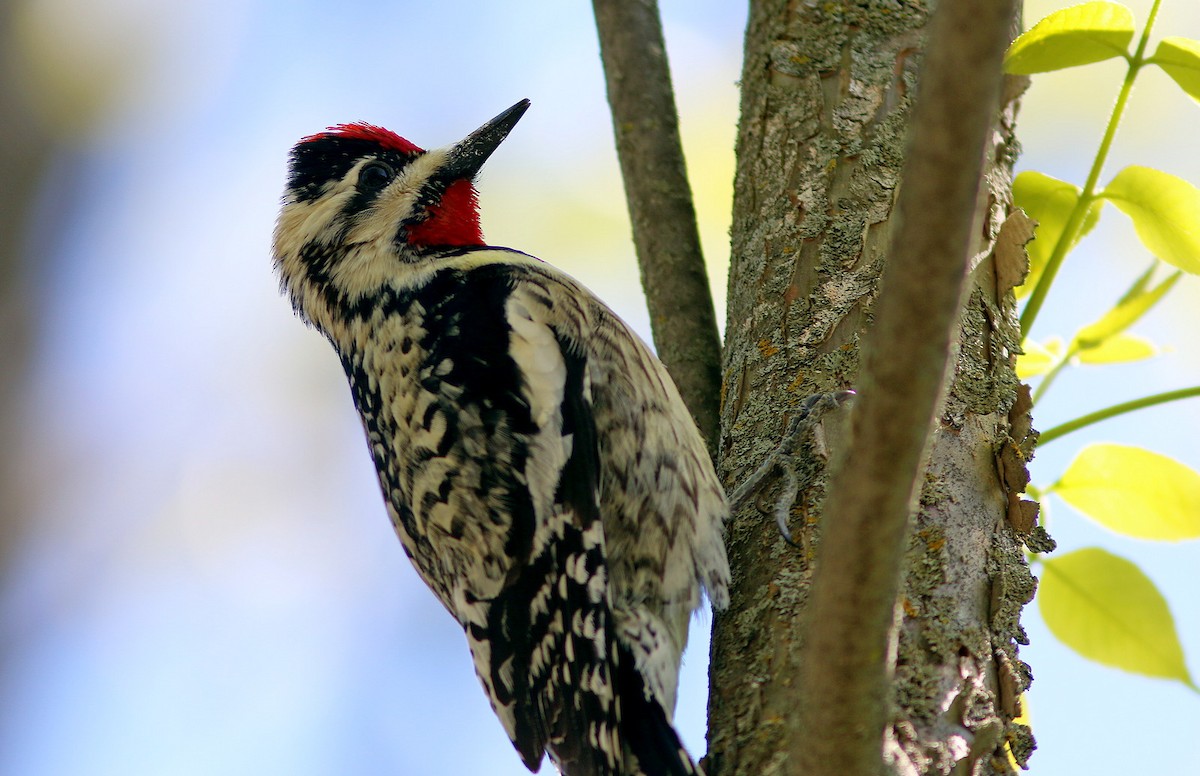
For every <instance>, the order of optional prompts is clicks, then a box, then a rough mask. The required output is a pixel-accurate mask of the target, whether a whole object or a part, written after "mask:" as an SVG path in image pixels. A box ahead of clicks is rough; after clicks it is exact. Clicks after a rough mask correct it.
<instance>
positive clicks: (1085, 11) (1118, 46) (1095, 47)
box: [1004, 2, 1133, 75]
mask: <svg viewBox="0 0 1200 776" xmlns="http://www.w3.org/2000/svg"><path fill="white" fill-rule="evenodd" d="M1132 39H1133V13H1132V12H1130V10H1129V9H1128V8H1126V7H1125V6H1123V5H1120V4H1119V3H1106V2H1093V3H1082V4H1080V5H1073V6H1071V7H1070V8H1064V9H1062V10H1061V11H1056V12H1054V13H1052V14H1050V15H1049V16H1047V17H1046V18H1045V19H1042V20H1041V21H1040V22H1038V23H1037V24H1035V25H1034V26H1033V29H1031V30H1027V31H1026V32H1025V33H1024V34H1022V35H1021V36H1020V37H1019V38H1017V39H1016V40H1014V41H1013V44H1012V45H1011V46H1009V48H1008V53H1006V54H1005V55H1004V71H1005V72H1006V73H1013V74H1014V75H1032V74H1033V73H1044V72H1046V71H1048V70H1062V69H1063V68H1065V67H1075V66H1077V65H1087V64H1091V63H1092V62H1100V61H1102V60H1105V59H1112V58H1113V57H1120V56H1125V55H1126V53H1127V50H1128V48H1129V41H1130V40H1132Z"/></svg>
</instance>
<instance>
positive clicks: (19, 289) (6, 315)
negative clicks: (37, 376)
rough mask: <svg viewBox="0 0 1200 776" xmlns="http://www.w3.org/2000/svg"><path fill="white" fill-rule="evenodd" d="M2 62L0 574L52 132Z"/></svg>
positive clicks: (16, 488)
mask: <svg viewBox="0 0 1200 776" xmlns="http://www.w3.org/2000/svg"><path fill="white" fill-rule="evenodd" d="M14 6H16V3H13V2H3V3H0V41H3V42H4V43H3V45H4V47H5V49H11V47H12V41H13V30H12V23H13V16H14V11H15V8H14ZM5 53H6V54H8V55H9V56H11V52H10V51H7V50H6V51H5ZM8 64H9V65H10V66H8V67H3V68H0V137H2V138H3V139H4V141H3V142H2V143H0V180H2V181H4V185H3V186H0V332H3V336H0V364H3V365H4V366H3V368H2V369H0V515H3V519H0V577H2V576H3V575H4V573H5V572H6V570H7V568H8V565H9V561H10V560H11V558H12V550H13V547H14V545H15V544H16V543H17V541H19V540H20V538H21V536H22V534H23V532H24V529H25V525H24V523H23V518H24V517H25V516H26V514H27V513H28V509H27V508H26V507H27V506H28V505H27V504H25V503H24V495H25V494H26V493H27V489H26V488H24V487H22V485H21V481H20V473H19V471H18V470H19V467H20V465H21V462H22V460H23V458H22V455H21V451H22V449H23V445H22V444H21V443H20V430H21V428H22V425H23V423H22V416H23V415H24V413H23V412H22V397H23V395H24V394H23V390H24V387H25V385H26V381H27V379H28V375H29V368H28V367H29V361H30V349H31V343H32V341H33V331H34V321H35V311H34V310H33V309H32V307H31V305H30V302H31V293H30V285H31V283H30V277H29V267H28V263H27V261H26V250H27V247H28V238H29V234H30V228H29V221H30V215H31V212H32V209H33V208H32V205H33V202H34V201H35V199H36V197H37V192H38V188H39V185H40V184H41V181H42V178H43V175H44V173H45V169H46V166H47V164H48V163H49V160H50V152H51V150H52V148H53V142H52V137H51V133H49V132H47V131H46V129H45V127H43V126H41V125H40V123H39V122H38V121H37V119H36V118H34V117H33V116H32V115H31V113H30V111H29V106H28V97H27V95H26V93H25V91H24V89H23V84H21V83H20V82H19V79H20V75H21V74H20V72H18V69H17V68H14V67H12V66H11V64H12V63H11V62H9V63H8Z"/></svg>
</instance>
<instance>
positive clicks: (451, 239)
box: [408, 180, 484, 247]
mask: <svg viewBox="0 0 1200 776" xmlns="http://www.w3.org/2000/svg"><path fill="white" fill-rule="evenodd" d="M428 213H429V216H428V217H427V218H426V219H425V220H424V221H422V222H421V223H419V224H416V225H414V226H412V227H410V228H409V230H408V243H409V245H419V246H429V247H433V246H442V245H449V246H456V247H458V246H472V245H483V244H484V243H483V230H482V229H481V228H480V226H479V194H478V192H476V191H475V186H474V184H472V183H471V181H469V180H457V181H454V182H453V183H451V184H450V185H449V186H448V187H446V193H445V194H443V195H442V200H441V202H438V203H436V204H433V205H430V206H429V208H428Z"/></svg>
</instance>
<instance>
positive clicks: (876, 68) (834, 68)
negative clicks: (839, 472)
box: [706, 0, 1036, 776]
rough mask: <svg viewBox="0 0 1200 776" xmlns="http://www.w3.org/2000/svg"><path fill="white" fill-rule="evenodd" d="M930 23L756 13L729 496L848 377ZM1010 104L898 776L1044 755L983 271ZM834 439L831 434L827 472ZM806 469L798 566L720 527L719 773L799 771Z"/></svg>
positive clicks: (931, 523) (896, 735)
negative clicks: (1036, 725) (726, 570)
mask: <svg viewBox="0 0 1200 776" xmlns="http://www.w3.org/2000/svg"><path fill="white" fill-rule="evenodd" d="M926 10H927V8H926V6H925V4H923V3H920V2H915V1H911V2H894V1H890V2H889V1H887V0H869V1H867V2H854V3H850V2H845V3H841V4H837V5H834V4H829V3H826V4H820V5H812V4H807V3H804V4H801V3H791V2H786V1H785V0H760V1H758V2H752V3H751V9H750V20H749V24H748V27H747V34H746V60H745V65H744V70H743V77H742V118H741V125H740V128H739V135H738V167H737V177H736V182H735V195H734V196H735V202H734V216H733V228H732V261H731V267H730V279H729V289H730V293H729V308H728V319H727V326H726V343H725V353H724V363H723V377H724V389H723V391H724V392H723V397H722V399H723V401H722V409H721V436H720V440H719V443H720V444H719V470H720V473H721V476H722V477H723V478H724V481H725V483H726V485H727V486H735V485H737V484H738V483H739V482H740V481H741V480H742V479H743V478H744V477H746V476H747V475H748V474H749V473H750V472H752V471H754V469H755V468H756V467H757V466H758V465H759V463H760V462H761V461H762V460H763V458H764V456H765V455H766V454H767V453H768V452H769V451H770V450H772V449H773V448H774V447H775V446H776V445H777V444H778V441H779V438H780V434H781V433H782V431H783V429H784V428H785V427H786V425H787V421H788V417H789V411H790V410H792V409H793V408H795V407H796V406H797V405H798V404H799V402H800V401H802V400H803V398H804V397H805V396H807V395H809V394H812V393H816V392H827V391H834V390H839V389H843V388H848V387H852V386H854V384H855V382H856V380H857V376H858V371H859V359H860V356H859V345H860V341H861V338H862V336H863V334H864V332H865V331H866V330H867V329H868V328H869V326H870V325H871V323H872V315H873V306H874V302H875V295H876V292H877V288H878V283H879V279H880V276H881V273H882V269H883V267H884V264H885V262H886V260H887V256H886V252H887V247H888V241H889V239H890V237H891V231H892V221H891V220H890V218H891V216H892V211H893V205H894V202H895V196H896V190H897V185H898V182H899V174H900V169H901V166H902V161H903V154H904V144H905V136H906V131H907V126H908V119H909V112H910V102H911V95H912V93H913V90H914V86H915V83H916V78H917V74H918V67H919V64H920V56H919V54H920V50H921V45H922V40H923V34H924V25H925V22H926ZM1013 91H1014V92H1015V91H1019V90H1015V89H1014V90H1013ZM1015 96H1016V95H1015V94H1010V95H1006V102H1005V105H1004V109H1003V111H1002V113H1001V115H1000V117H999V121H998V125H997V128H996V131H995V134H994V137H993V143H992V145H991V148H990V150H989V153H988V155H987V159H986V164H985V173H984V176H985V189H986V191H985V196H982V197H981V198H980V207H981V208H983V212H981V213H980V218H979V223H980V224H981V227H980V231H979V232H978V233H977V234H976V235H975V237H974V239H975V243H976V245H975V247H976V252H977V254H978V256H977V259H976V261H975V264H974V266H973V269H972V273H971V277H970V281H969V283H970V285H969V291H968V297H967V300H966V304H965V307H964V310H963V313H962V316H961V318H960V321H959V332H958V336H957V338H956V352H955V353H954V355H953V362H954V367H953V371H952V373H951V374H950V375H949V377H948V381H949V385H948V391H947V398H946V403H945V407H944V409H943V411H942V412H941V413H940V415H939V416H938V418H937V421H936V423H935V428H934V429H933V436H932V438H931V445H930V462H929V465H928V467H927V469H926V472H925V476H924V483H923V487H922V489H921V493H920V498H919V509H918V513H917V516H916V519H915V523H914V526H913V531H912V533H911V536H910V540H909V546H908V554H907V562H906V571H905V583H904V588H903V593H902V597H901V599H900V613H901V623H900V627H899V640H898V645H897V647H896V657H895V675H894V680H893V683H892V693H891V714H890V718H891V723H890V724H889V726H888V733H887V736H886V742H885V746H884V749H885V754H886V757H885V759H886V761H887V770H890V771H891V772H899V773H913V774H915V773H939V774H949V773H979V774H991V773H1008V772H1010V771H1011V766H1010V764H1009V762H1008V759H1007V756H1006V754H1005V749H1004V746H1003V745H1004V744H1005V743H1006V742H1008V743H1010V744H1011V749H1012V750H1013V752H1014V753H1015V754H1016V755H1017V759H1018V760H1021V759H1022V757H1024V756H1027V754H1028V752H1029V750H1030V749H1031V746H1032V742H1031V739H1030V737H1029V735H1028V730H1027V729H1025V728H1023V727H1021V726H1018V725H1014V724H1013V723H1012V719H1013V717H1014V716H1015V714H1016V712H1017V705H1018V702H1019V701H1018V699H1019V695H1020V693H1021V692H1022V691H1023V690H1024V689H1025V687H1026V686H1027V685H1028V682H1029V669H1028V667H1027V666H1026V665H1025V664H1024V663H1022V662H1021V661H1020V659H1019V657H1018V655H1017V645H1018V644H1020V643H1025V635H1024V632H1023V631H1022V630H1021V628H1020V624H1019V616H1020V611H1021V608H1022V606H1023V605H1024V604H1025V603H1026V602H1027V601H1028V600H1029V599H1030V598H1031V597H1032V593H1033V589H1034V580H1033V577H1032V576H1031V574H1030V572H1029V568H1028V566H1027V564H1026V562H1025V560H1024V555H1023V552H1022V542H1023V541H1025V540H1026V539H1027V538H1030V537H1028V536H1026V535H1025V533H1023V532H1028V531H1029V530H1030V528H1029V526H1028V523H1027V521H1024V522H1023V521H1022V520H1021V516H1022V515H1026V516H1027V514H1028V510H1027V508H1024V507H1021V506H1020V503H1021V502H1020V499H1019V498H1018V497H1017V495H1016V494H1017V493H1019V492H1020V490H1021V489H1022V488H1023V486H1024V483H1023V482H1022V481H1021V476H1020V475H1021V472H1023V469H1024V461H1026V460H1027V459H1028V457H1029V456H1030V455H1031V453H1032V443H1033V441H1034V439H1035V438H1036V432H1032V430H1031V429H1030V426H1029V421H1028V415H1027V413H1028V407H1027V406H1025V405H1023V404H1021V403H1019V402H1018V398H1019V389H1018V383H1017V380H1016V377H1015V374H1014V371H1013V360H1014V357H1015V353H1016V350H1017V346H1018V344H1019V332H1018V328H1017V321H1016V316H1015V307H1014V302H1013V298H1012V294H1011V293H1010V285H1011V283H1010V282H1008V281H1007V280H1006V281H1002V282H998V281H997V278H996V275H997V268H996V263H995V261H994V259H993V257H992V249H993V247H994V245H995V244H996V242H997V239H996V238H997V236H998V234H999V233H1000V229H1001V226H1002V225H1003V224H1004V222H1005V220H1006V218H1007V217H1008V215H1009V210H1010V208H1011V194H1010V189H1011V165H1012V161H1013V158H1014V157H1015V154H1016V148H1015V140H1014V137H1013V121H1014V114H1015V103H1014V102H1013V100H1014V99H1015ZM937 205H938V203H930V206H937ZM895 356H896V357H897V358H903V357H904V354H902V353H898V354H895ZM841 425H844V424H841ZM844 434H845V429H844V428H841V427H839V424H838V423H829V424H827V428H826V434H825V437H826V440H827V442H828V446H829V449H830V451H831V455H832V456H833V458H834V459H836V457H837V455H838V454H839V451H841V450H842V449H844V444H845V436H844ZM1005 450H1008V451H1010V453H1009V454H1008V455H1002V452H1003V451H1005ZM1005 461H1007V464H1006V463H1005ZM803 467H804V468H806V469H807V470H809V472H810V473H811V474H812V476H813V479H812V482H811V486H810V487H809V488H808V489H807V490H806V491H804V492H802V493H801V496H800V498H799V499H798V500H797V502H796V504H795V505H794V506H793V509H792V518H793V520H792V526H791V528H792V532H793V534H794V535H796V537H797V539H798V541H800V543H801V544H802V546H803V550H801V551H797V550H796V549H794V548H792V547H789V546H787V545H786V544H785V543H784V542H783V541H782V539H781V538H780V537H779V536H778V534H777V532H776V530H775V527H774V523H773V520H772V519H771V518H770V516H769V515H765V514H761V513H760V512H759V511H758V510H756V509H754V508H753V507H750V508H746V509H743V510H741V511H740V512H739V514H737V515H736V516H735V517H734V519H733V521H732V523H731V525H730V531H729V550H730V557H731V563H732V564H733V566H734V580H733V589H732V591H731V593H732V603H731V606H730V609H729V610H728V611H727V612H726V613H724V614H721V615H719V616H718V617H717V619H716V622H715V629H714V637H713V659H712V669H711V677H712V692H711V695H710V706H709V756H708V758H707V762H706V764H707V768H708V774H709V776H732V775H733V774H747V775H749V774H755V775H756V776H757V775H759V774H762V775H764V776H769V775H770V774H792V773H799V772H800V771H799V762H798V758H797V756H796V755H797V753H796V752H795V751H794V747H795V746H796V742H797V741H798V736H797V731H798V730H799V724H800V719H801V712H802V710H801V709H800V708H799V707H798V693H797V691H796V686H797V682H798V681H799V676H800V666H801V664H800V658H801V649H802V646H803V637H804V632H805V623H804V612H805V608H806V603H807V599H808V593H809V584H810V582H811V574H812V570H813V560H814V558H815V557H816V555H817V553H819V542H820V534H819V528H820V524H821V520H822V505H823V500H824V496H825V489H826V484H827V480H826V474H825V472H824V468H825V467H824V461H823V459H822V457H821V456H820V455H811V456H810V457H809V458H808V459H807V460H806V461H805V462H804V463H803ZM1013 469H1015V470H1017V471H1016V472H1015V474H1013V476H1008V474H1009V472H1010V470H1013ZM1002 470H1003V471H1004V472H1005V476H1003V477H1002V474H1001V472H1002ZM1014 503H1015V504H1016V506H1014ZM883 768H884V766H883V764H881V770H882V769H883Z"/></svg>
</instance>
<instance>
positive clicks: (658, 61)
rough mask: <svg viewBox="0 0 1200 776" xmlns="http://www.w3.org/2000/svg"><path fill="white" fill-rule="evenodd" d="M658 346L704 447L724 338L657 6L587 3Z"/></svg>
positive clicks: (620, 0)
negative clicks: (719, 331) (597, 37)
mask: <svg viewBox="0 0 1200 776" xmlns="http://www.w3.org/2000/svg"><path fill="white" fill-rule="evenodd" d="M592 7H593V9H594V10H595V14H596V28H597V30H598V32H599V34H600V55H601V59H602V60H603V62H604V75H605V80H606V81H607V84H608V102H609V105H610V106H611V107H612V117H613V132H614V134H615V135H616V143H617V155H618V156H619V157H620V160H621V175H622V177H623V178H624V180H625V197H626V200H627V201H628V204H629V220H630V222H631V223H632V224H633V243H634V246H635V247H636V249H637V255H638V264H639V266H640V267H641V274H642V287H643V288H644V289H645V291H646V301H647V304H648V306H649V308H650V325H651V328H652V330H653V332H654V343H655V346H656V347H657V348H658V355H659V358H661V359H662V361H663V363H664V364H665V365H666V367H667V369H668V371H670V373H671V377H672V378H673V379H674V380H675V384H676V385H677V386H678V387H679V392H680V394H682V395H683V400H684V401H685V402H686V403H687V406H688V409H689V410H691V413H692V417H693V418H694V419H695V420H696V425H697V426H699V428H700V431H701V433H703V434H704V437H705V439H706V440H707V441H708V444H709V448H710V450H713V449H715V444H716V438H717V423H718V420H717V417H718V416H717V413H718V409H719V402H720V389H721V342H720V337H719V335H718V334H717V319H716V313H715V312H714V310H713V302H712V293H711V291H710V289H709V285H708V272H707V270H706V269H705V266H704V256H703V254H702V252H701V250H700V233H699V231H698V229H697V226H696V210H695V207H694V206H693V205H692V191H691V188H690V186H689V185H688V180H687V168H686V166H685V164H684V159H683V148H682V146H681V144H680V140H679V120H678V117H677V115H676V109H675V96H674V93H673V92H672V89H671V73H670V70H669V67H668V64H667V52H666V45H665V43H664V41H663V32H662V23H661V21H660V20H659V15H658V5H657V2H656V1H655V0H593V2H592Z"/></svg>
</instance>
